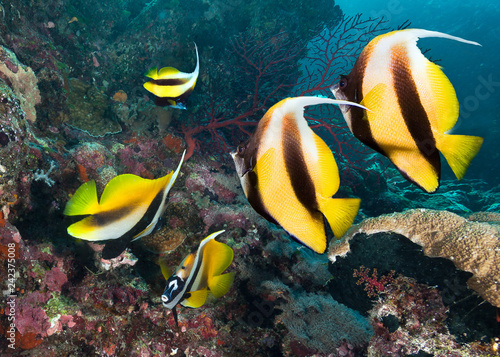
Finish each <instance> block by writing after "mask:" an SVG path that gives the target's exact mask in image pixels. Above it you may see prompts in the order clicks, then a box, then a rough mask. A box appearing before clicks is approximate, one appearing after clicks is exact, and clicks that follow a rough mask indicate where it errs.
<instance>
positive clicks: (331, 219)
mask: <svg viewBox="0 0 500 357" xmlns="http://www.w3.org/2000/svg"><path fill="white" fill-rule="evenodd" d="M360 202H361V200H360V199H359V198H328V199H325V200H323V202H322V203H321V204H320V211H321V213H323V215H324V216H325V217H326V219H327V221H328V224H329V225H330V227H331V228H332V231H333V234H334V235H335V237H337V238H340V237H342V236H343V235H344V233H345V232H347V230H348V229H349V227H351V225H352V223H353V222H354V218H356V215H357V214H358V210H359V204H360Z"/></svg>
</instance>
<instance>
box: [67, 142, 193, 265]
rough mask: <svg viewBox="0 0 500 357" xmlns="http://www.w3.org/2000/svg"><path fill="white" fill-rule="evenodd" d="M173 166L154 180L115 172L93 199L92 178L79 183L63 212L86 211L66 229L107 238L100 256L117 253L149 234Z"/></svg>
mask: <svg viewBox="0 0 500 357" xmlns="http://www.w3.org/2000/svg"><path fill="white" fill-rule="evenodd" d="M184 154H185V151H184V153H183V154H182V158H181V161H180V163H179V165H178V166H177V169H176V170H175V172H174V171H172V172H170V173H169V174H168V175H166V176H163V177H161V178H158V179H155V180H149V179H145V178H142V177H139V176H136V175H132V174H124V175H119V176H116V177H114V178H113V179H111V181H109V182H108V184H107V185H106V187H105V188H104V191H103V193H102V195H101V199H100V201H99V202H98V200H97V189H96V184H95V181H94V180H91V181H87V182H85V183H84V184H83V185H81V186H80V187H79V188H78V189H77V190H76V192H75V194H74V195H73V197H71V199H70V200H69V201H68V203H67V204H66V208H65V209H64V214H65V215H67V216H80V215H89V216H88V217H85V218H84V219H82V220H81V221H78V222H76V223H74V224H72V225H70V226H69V227H68V233H69V234H70V235H71V236H73V237H75V238H80V239H84V240H88V241H93V242H95V241H108V242H106V246H105V247H104V250H103V252H102V257H103V258H104V259H111V258H114V257H116V256H118V255H119V254H120V253H121V252H123V251H124V250H125V248H126V247H127V246H128V244H129V243H130V242H131V241H133V240H136V239H139V238H141V237H144V236H146V235H148V234H150V233H151V232H152V231H153V230H154V229H155V227H156V225H157V223H158V220H159V219H160V217H161V216H162V214H163V213H164V212H165V209H166V198H167V195H168V192H169V191H170V189H171V188H172V185H173V184H174V182H175V180H176V178H177V175H178V174H179V171H180V168H181V165H182V162H183V160H184Z"/></svg>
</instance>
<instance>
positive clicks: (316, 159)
mask: <svg viewBox="0 0 500 357" xmlns="http://www.w3.org/2000/svg"><path fill="white" fill-rule="evenodd" d="M316 104H345V105H349V104H351V103H350V102H347V101H336V100H334V99H328V98H319V97H297V98H287V99H284V100H282V101H281V102H279V103H277V104H276V105H274V106H273V107H272V108H271V109H269V110H268V111H267V113H266V114H265V115H264V117H263V118H262V119H261V120H260V121H259V124H258V125H257V128H256V130H255V133H254V134H253V135H252V137H251V138H250V140H249V141H248V142H247V143H246V144H245V145H240V146H239V147H238V149H237V150H236V151H235V152H233V153H231V155H232V157H233V160H234V163H235V165H236V171H237V173H238V176H239V177H240V181H241V185H242V186H243V191H244V192H245V195H246V197H247V199H248V201H249V202H250V204H251V205H252V207H253V208H254V209H255V210H256V211H257V213H259V214H260V215H261V216H263V217H264V218H266V219H267V220H268V221H270V222H273V223H276V224H279V225H280V226H281V227H283V229H285V230H286V231H287V232H288V233H289V234H290V235H291V236H292V237H294V238H295V239H297V240H298V241H299V242H301V243H302V244H304V245H306V246H307V247H309V248H311V249H312V250H314V251H315V252H317V253H324V251H325V249H326V243H327V237H326V230H325V223H324V218H323V217H326V219H327V220H328V223H329V225H330V227H331V229H332V231H333V233H334V234H335V236H337V237H340V236H342V235H343V234H344V233H345V231H346V230H347V229H348V228H349V227H350V225H351V224H352V222H353V220H354V217H355V216H356V214H357V212H358V208H359V203H360V200H359V199H354V198H332V196H333V195H334V194H335V193H336V192H337V190H338V188H339V184H340V178H339V173H338V168H337V164H336V163H335V159H334V157H333V154H332V152H331V150H330V148H329V147H328V146H327V145H326V144H325V142H324V141H323V140H322V139H321V138H320V137H319V136H317V135H316V134H315V133H314V132H313V131H312V130H311V128H310V127H309V125H308V124H307V121H306V119H305V118H304V107H306V106H309V105H316ZM352 104H353V105H357V104H355V103H352Z"/></svg>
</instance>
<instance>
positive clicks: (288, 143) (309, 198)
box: [282, 114, 319, 215]
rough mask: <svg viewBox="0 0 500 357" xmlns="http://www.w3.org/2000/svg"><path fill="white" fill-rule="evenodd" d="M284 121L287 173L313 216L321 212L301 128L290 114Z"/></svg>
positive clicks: (284, 148)
mask: <svg viewBox="0 0 500 357" xmlns="http://www.w3.org/2000/svg"><path fill="white" fill-rule="evenodd" d="M283 121H284V124H283V125H284V126H285V130H283V134H284V135H283V137H282V142H283V152H284V156H285V157H284V159H285V168H286V171H287V172H288V176H289V177H290V181H291V184H292V188H293V191H294V192H295V195H296V196H297V199H298V200H299V202H300V203H302V205H304V207H305V208H306V209H307V210H308V211H309V212H311V214H312V215H315V214H317V213H318V210H319V206H318V202H317V201H316V189H315V187H314V182H313V180H312V178H311V176H310V175H309V171H308V170H307V164H306V160H305V158H304V153H303V151H302V143H301V139H300V131H299V128H298V127H297V123H296V121H295V118H293V117H291V115H289V114H287V115H285V117H284V118H283Z"/></svg>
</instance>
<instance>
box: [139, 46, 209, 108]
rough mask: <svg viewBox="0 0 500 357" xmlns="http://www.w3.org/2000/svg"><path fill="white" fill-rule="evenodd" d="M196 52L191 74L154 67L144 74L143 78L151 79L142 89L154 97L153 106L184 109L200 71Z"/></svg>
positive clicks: (169, 68)
mask: <svg viewBox="0 0 500 357" xmlns="http://www.w3.org/2000/svg"><path fill="white" fill-rule="evenodd" d="M194 47H195V50H196V68H195V69H194V72H192V73H184V72H181V71H179V70H178V69H176V68H173V67H164V68H162V69H160V70H159V71H158V70H157V68H156V67H153V68H151V69H150V70H149V71H147V72H146V74H145V76H146V77H149V78H151V79H153V80H152V81H149V82H146V83H144V88H146V90H147V91H149V92H151V93H153V94H154V95H155V96H156V99H155V104H156V105H158V106H162V107H164V106H167V105H168V106H171V107H172V108H178V109H186V101H187V98H188V97H189V95H190V94H191V92H192V91H193V89H194V86H195V84H196V80H197V79H198V73H199V71H200V59H199V57H198V47H197V46H196V43H195V44H194Z"/></svg>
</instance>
